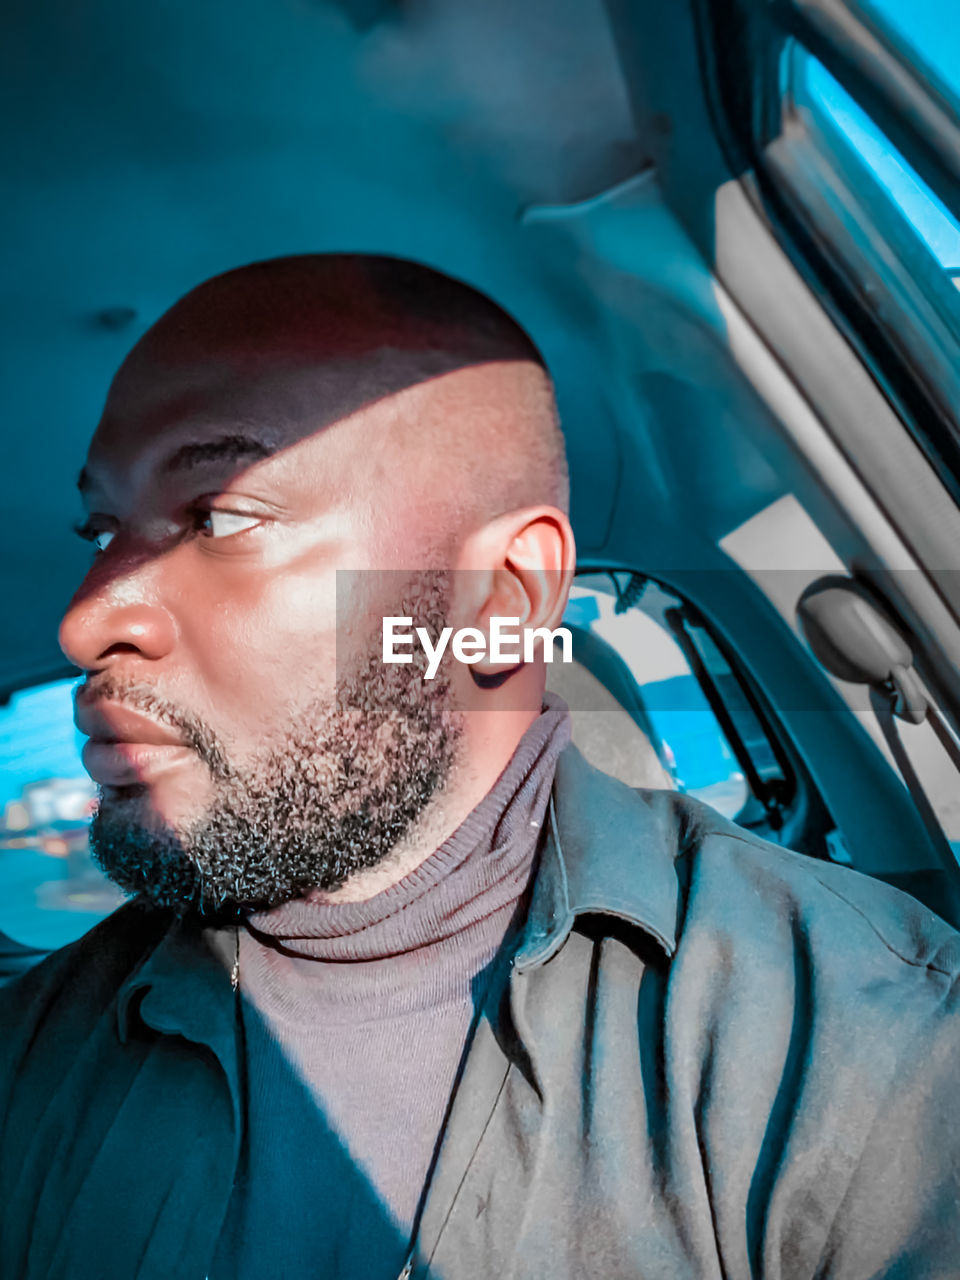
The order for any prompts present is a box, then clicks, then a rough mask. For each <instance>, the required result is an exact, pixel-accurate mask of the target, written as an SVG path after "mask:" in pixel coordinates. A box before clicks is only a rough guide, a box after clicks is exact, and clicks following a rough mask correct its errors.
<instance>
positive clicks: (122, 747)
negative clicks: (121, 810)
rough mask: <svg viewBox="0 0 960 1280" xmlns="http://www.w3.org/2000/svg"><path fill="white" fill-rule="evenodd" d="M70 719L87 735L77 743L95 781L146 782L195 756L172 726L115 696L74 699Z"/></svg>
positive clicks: (111, 784)
mask: <svg viewBox="0 0 960 1280" xmlns="http://www.w3.org/2000/svg"><path fill="white" fill-rule="evenodd" d="M75 719H76V724H77V728H78V729H79V730H80V732H81V733H85V734H87V736H88V737H89V739H90V741H89V742H88V743H86V744H85V746H84V748H83V753H82V759H83V766H84V768H85V769H86V770H87V772H88V773H89V774H90V776H91V777H92V778H93V780H94V782H99V783H100V784H101V786H108V787H128V786H132V785H133V784H135V783H146V782H152V781H153V780H154V778H156V777H158V776H159V775H160V774H162V773H166V772H167V771H168V770H169V769H172V768H175V767H176V766H177V765H180V764H182V763H184V762H185V761H187V760H190V759H195V758H196V756H195V753H194V752H193V750H192V748H190V747H188V746H187V745H186V744H185V743H184V741H183V738H182V736H181V735H180V734H179V733H178V732H177V731H176V730H175V729H172V728H170V727H169V726H168V725H164V724H160V723H159V722H158V721H157V720H154V719H153V718H152V717H151V716H148V715H145V714H144V713H143V712H141V711H134V710H133V709H132V708H131V707H125V706H122V705H121V704H120V703H117V702H92V703H83V702H79V701H78V703H77V710H76V717H75Z"/></svg>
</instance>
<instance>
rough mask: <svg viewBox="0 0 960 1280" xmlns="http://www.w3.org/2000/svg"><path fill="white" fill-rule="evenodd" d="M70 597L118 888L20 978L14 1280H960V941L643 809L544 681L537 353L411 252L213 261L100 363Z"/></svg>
mask: <svg viewBox="0 0 960 1280" xmlns="http://www.w3.org/2000/svg"><path fill="white" fill-rule="evenodd" d="M81 490H82V493H83V496H84V500H85V502H86V504H87V509H88V513H89V514H88V518H87V522H86V524H85V525H84V527H83V529H82V532H83V534H84V536H86V537H87V538H89V539H90V541H91V542H92V543H94V544H95V558H94V560H93V564H92V566H91V569H90V572H89V574H88V576H87V578H86V580H85V581H84V583H83V584H82V586H81V587H80V589H79V591H78V593H77V595H76V597H75V598H74V600H73V602H72V604H71V606H70V608H69V610H68V612H67V615H66V617H65V618H64V621H63V626H62V631H61V641H62V645H63V648H64V651H65V653H66V654H67V655H68V656H69V657H70V659H71V660H72V661H73V662H74V663H76V665H77V666H78V667H80V668H81V669H82V671H83V672H84V675H85V679H84V682H83V684H82V685H81V686H80V688H79V690H78V693H77V723H78V725H79V727H80V728H81V729H82V730H83V731H84V733H86V734H87V735H88V737H89V742H88V744H87V746H86V748H85V751H84V760H85V764H86V766H87V768H88V769H89V771H90V773H91V774H92V776H93V777H94V778H95V779H96V781H97V782H98V783H99V784H100V801H99V808H98V811H97V815H96V817H95V820H94V823H93V829H92V833H91V838H92V842H93V847H94V850H95V854H96V857H97V858H98V860H99V862H100V864H101V866H102V867H103V868H104V869H105V871H106V872H107V873H108V874H109V875H110V876H112V877H113V879H114V880H116V881H117V883H118V884H120V885H121V886H122V887H123V888H124V889H125V890H127V891H128V892H129V893H130V895H131V899H132V900H131V902H130V903H129V904H128V905H127V906H125V907H124V908H122V909H121V910H120V911H118V912H117V913H115V914H114V915H113V916H111V917H110V918H109V919H107V920H106V921H104V922H103V923H102V924H101V925H100V926H98V927H97V928H95V929H94V930H92V931H91V932H90V933H89V934H88V935H87V936H86V937H84V938H82V939H81V940H80V941H79V942H77V943H75V944H73V945H72V946H70V947H67V948H65V949H64V950H63V951H61V952H58V953H57V954H55V955H54V956H52V957H51V958H49V959H48V960H47V961H45V962H44V963H42V964H41V965H39V966H38V967H37V968H35V969H34V970H32V971H30V972H29V973H28V974H26V975H25V976H24V977H22V978H20V979H18V981H17V982H16V983H14V984H12V985H10V986H9V987H7V988H6V989H4V990H3V992H2V993H0V1026H2V1029H3V1048H2V1059H0V1094H2V1098H3V1115H4V1122H3V1138H2V1156H0V1257H2V1263H3V1274H4V1276H10V1277H18V1278H24V1280H39V1277H47V1278H49V1280H52V1278H54V1277H57V1278H60V1277H62V1278H63V1280H67V1278H69V1280H76V1278H77V1277H86V1276H91V1277H94V1276H95V1277H98V1280H112V1278H114V1277H115V1278H116V1280H131V1278H132V1277H140V1278H142V1280H147V1278H153V1277H169V1276H175V1277H187V1278H193V1277H195V1278H196V1280H201V1277H204V1276H206V1277H209V1280H252V1278H253V1277H258V1278H259V1277H263V1276H271V1277H273V1276H275V1277H284V1278H286V1277H294V1276H296V1277H300V1276H305V1275H320V1276H328V1277H343V1278H344V1280H347V1278H349V1280H366V1278H367V1277H370V1278H371V1280H372V1278H376V1280H381V1278H382V1280H393V1277H396V1276H398V1275H401V1276H405V1277H408V1276H411V1275H415V1276H417V1277H421V1276H427V1275H430V1276H433V1277H437V1278H439V1277H443V1278H444V1280H458V1278H460V1277H463V1278H464V1280H466V1278H468V1277H469V1278H471V1280H472V1278H474V1277H476V1276H479V1275H497V1276H513V1277H517V1280H521V1278H527V1277H542V1278H543V1280H548V1278H549V1280H574V1278H576V1280H581V1278H582V1277H586V1276H591V1277H603V1278H604V1280H609V1278H611V1277H641V1276H642V1277H644V1280H684V1278H685V1277H690V1278H691V1280H692V1278H693V1277H696V1278H697V1280H703V1278H706V1277H717V1278H719V1277H728V1278H738V1277H744V1278H746V1277H754V1276H764V1277H768V1278H769V1280H781V1278H782V1280H806V1278H807V1277H810V1278H812V1277H814V1276H816V1277H820V1278H821V1280H826V1278H828V1277H829V1278H831V1280H860V1278H861V1277H862V1278H864V1280H865V1278H866V1277H868V1276H879V1275H897V1276H902V1277H918V1278H919V1277H921V1276H923V1277H927V1278H929V1277H934V1276H940V1277H947V1276H955V1275H956V1274H957V1259H958V1258H960V1225H958V1216H960V1215H958V1211H957V1196H958V1177H960V1157H958V1151H960V1142H958V1132H957V1130H958V1123H957V1119H956V1116H957V1112H958V1110H960V1108H958V1105H957V1102H956V1098H957V1083H958V1080H957V1066H956V1062H957V1055H956V1048H957V1044H958V1028H957V1019H956V1014H955V1011H954V1008H953V1004H952V1001H953V999H954V996H953V992H954V989H955V985H956V984H955V982H954V978H955V976H956V973H957V969H958V965H960V946H958V939H957V937H956V935H955V934H954V933H953V932H952V931H951V930H950V929H949V928H948V927H947V926H946V925H944V924H942V923H941V922H940V921H939V920H937V919H936V918H935V917H934V916H932V915H931V914H929V913H928V912H926V911H924V910H923V909H922V908H920V907H919V906H918V905H916V904H915V903H913V902H912V901H911V900H910V899H908V898H906V897H904V896H903V895H901V894H899V893H897V892H896V891H895V890H892V889H889V888H887V887H886V886H883V885H880V884H877V883H874V882H872V881H869V880H867V879H865V878H863V877H860V876H858V875H855V874H854V873H852V872H848V871H845V870H843V869H841V868H837V867H834V866H831V865H826V864H823V863H820V862H817V861H815V860H813V859H808V858H804V857H801V856H799V855H794V854H789V853H786V852H784V851H783V850H781V849H778V848H775V847H773V846H770V845H767V844H765V843H764V842H762V841H760V840H758V839H756V838H755V837H753V836H751V835H750V834H749V833H747V832H746V831H743V830H741V829H739V828H737V827H735V826H734V825H733V824H731V823H728V822H726V821H725V820H724V819H722V818H721V817H719V816H718V815H717V814H715V813H713V812H712V811H711V810H709V809H707V808H705V807H704V806H702V805H698V804H697V803H695V802H693V801H690V800H687V799H685V798H683V797H679V796H676V795H673V794H671V793H669V792H646V793H644V792H634V791H632V790H631V789H629V788H627V787H625V786H622V785H621V784H619V783H616V782H614V781H613V780H611V779H609V778H607V777H605V776H604V775H603V774H600V773H598V772H596V771H595V770H592V769H591V768H590V767H589V766H588V765H586V764H585V762H584V761H583V759H582V758H581V757H580V756H579V755H578V754H577V753H576V751H575V750H574V749H573V748H572V747H571V746H569V745H568V741H569V716H568V712H567V709H566V708H565V706H564V705H563V704H562V703H560V702H559V701H558V700H556V699H551V698H549V697H547V698H545V696H544V659H543V656H542V654H540V655H538V656H536V657H535V658H534V660H532V661H525V662H518V663H504V662H495V661H493V660H492V659H491V658H490V657H488V656H481V657H480V660H479V661H476V662H471V663H470V664H469V665H468V664H467V663H465V662H457V661H455V660H452V659H451V658H450V656H449V655H447V657H445V659H444V662H443V663H442V665H441V670H440V672H439V674H438V675H437V677H436V678H435V679H432V680H431V679H427V673H426V670H425V666H424V662H423V659H422V655H420V656H418V655H417V654H416V653H411V654H410V655H409V656H410V658H411V661H410V662H407V663H397V664H390V663H386V662H385V661H384V655H383V651H382V646H381V630H382V625H383V620H384V619H385V618H388V617H391V618H397V617H409V618H411V619H412V620H413V622H414V623H415V624H416V625H422V626H423V627H425V628H426V631H427V633H428V634H430V635H433V636H436V635H437V634H438V633H439V631H440V629H441V628H442V627H443V626H445V625H452V626H454V627H456V628H460V627H473V628H476V629H478V630H479V631H480V632H481V633H483V632H485V631H489V628H490V625H491V622H490V620H491V619H492V618H495V617H496V618H519V619H521V621H522V622H523V624H524V625H526V626H528V627H544V628H547V629H551V628H553V627H555V626H556V625H557V624H558V623H559V621H560V620H561V618H562V614H563V609H564V604H565V600H566V595H567V591H568V589H569V585H570V580H571V575H572V572H573V567H574V563H575V551H574V542H573V535H572V533H571V529H570V524H569V521H568V518H567V514H566V513H567V476H566V467H565V461H564V452H563V441H562V436H561V434H560V431H559V427H558V423H557V417H556V410H555V405H554V401H553V395H552V390H551V385H550V381H549V378H548V376H547V374H546V371H545V369H544V366H543V362H542V360H541V358H540V357H539V355H538V353H537V351H536V349H535V348H534V346H533V345H532V343H531V342H530V340H529V339H528V338H527V337H526V335H524V334H523V332H522V331H521V330H520V329H519V328H518V327H517V326H516V324H515V323H514V322H513V321H512V320H511V319H510V318H509V317H507V316H506V315H505V314H504V313H503V312H501V311H500V310H499V309H498V308H497V307H496V306H494V304H492V303H491V302H489V301H488V300H486V299H484V298H482V297H481V296H480V295H478V294H477V293H475V292H474V291H473V290H471V289H469V288H467V287H466V286H464V285H461V284H459V283H456V282H454V281H451V280H449V279H447V278H446V277H443V276H440V275H438V274H437V273H435V272H432V271H430V270H428V269H426V268H423V267H419V266H415V265H413V264H409V263H402V262H398V261H395V260H391V259H384V258H373V257H359V256H350V255H331V256H317V257H309V258H295V259H284V260H279V261H276V262H269V263H262V264H258V265H255V266H252V267H247V268H243V269H240V270H238V271H234V272H231V273H229V274H227V275H225V276H221V277H218V278H216V279H214V280H212V281H209V282H207V283H206V284H204V285H202V286H200V288H198V289H197V290H195V291H194V292H193V293H191V294H189V295H188V296H187V297H186V298H185V299H183V300H182V301H181V302H179V303H178V304H177V305H176V306H175V307H174V308H173V309H172V310H171V311H170V312H168V313H167V314H166V315H165V316H164V317H163V318H162V319H161V320H160V321H159V323H158V324H157V325H156V326H155V327H154V328H153V329H152V330H150V332H149V333H148V334H147V335H146V336H145V337H144V338H143V339H142V340H141V341H140V343H138V345H137V346H136V347H135V348H134V350H133V351H132V353H131V354H130V356H129V357H128V358H127V360H126V361H125V362H124V364H123V366H122V368H121V370H120V371H119V373H118V375H117V377H116V379H115V381H114V383H113V385H112V387H111V390H110V394H109V396H108V399H107V404H106V408H105V411H104V414H103V418H102V420H101V422H100V424H99V427H98V429H97V432H96V434H95V436H94V439H93V441H92V444H91V446H90V450H89V455H88V458H87V462H86V465H85V467H84V470H83V473H82V476H81Z"/></svg>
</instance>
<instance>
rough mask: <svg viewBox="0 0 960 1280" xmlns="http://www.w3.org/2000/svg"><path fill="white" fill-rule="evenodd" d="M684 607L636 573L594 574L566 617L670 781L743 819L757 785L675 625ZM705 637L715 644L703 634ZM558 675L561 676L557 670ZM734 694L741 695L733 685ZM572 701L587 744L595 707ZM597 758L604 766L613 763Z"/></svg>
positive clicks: (584, 654)
mask: <svg viewBox="0 0 960 1280" xmlns="http://www.w3.org/2000/svg"><path fill="white" fill-rule="evenodd" d="M681 604H682V602H681V601H680V600H679V598H677V597H674V596H672V595H670V594H669V593H666V592H664V591H663V590H662V589H661V588H659V587H657V586H656V584H653V583H651V582H649V581H647V580H645V579H642V578H639V577H636V576H634V575H630V574H626V575H623V574H617V575H613V574H588V575H584V576H581V577H580V578H578V580H577V583H576V584H575V585H574V588H573V591H572V592H571V598H570V602H569V605H568V607H567V611H566V614H565V616H564V622H565V624H567V625H568V626H570V627H571V629H572V630H573V633H574V644H573V655H574V661H575V663H582V664H583V665H585V666H587V667H588V668H589V669H590V670H591V671H592V672H593V673H594V674H595V675H596V676H597V677H598V679H599V680H600V682H601V684H603V686H604V687H605V688H606V689H607V690H608V691H610V692H611V693H612V694H613V696H614V697H615V698H616V699H617V701H618V702H619V703H620V705H621V706H627V707H628V708H629V715H630V719H631V720H632V722H633V724H634V725H636V726H637V727H639V729H640V730H641V732H642V734H643V736H644V737H645V738H646V739H647V740H649V743H650V746H651V747H652V749H653V752H654V753H655V754H656V756H657V758H658V759H659V761H660V763H661V765H662V766H663V768H664V770H665V772H666V775H667V776H666V778H665V779H664V784H665V785H672V786H674V787H676V788H677V789H679V790H681V791H684V792H687V793H689V794H690V795H694V796H696V797H697V798H699V799H702V800H705V801H706V802H707V803H709V804H711V805H713V806H714V807H715V808H717V809H718V810H719V811H720V812H722V813H724V814H726V815H727V816H728V817H735V816H737V815H739V814H740V813H741V812H742V811H743V809H744V806H745V805H746V804H747V802H748V800H749V799H750V788H749V785H748V783H747V779H746V776H745V773H744V769H743V767H742V765H741V763H740V762H739V761H738V759H737V756H736V755H735V753H734V751H733V749H732V747H731V744H730V742H729V741H728V738H727V736H726V735H725V734H724V732H723V730H722V729H721V727H720V723H719V721H718V718H717V714H716V711H715V709H714V708H713V707H712V706H711V703H710V700H709V697H708V696H707V693H706V691H705V689H704V686H703V683H702V681H701V679H699V678H698V676H697V675H696V674H695V672H694V669H693V665H692V664H691V659H690V657H688V655H687V654H686V653H685V652H684V647H683V640H684V638H683V637H682V635H681V634H680V633H679V632H678V631H677V630H675V629H673V628H671V626H670V622H669V618H668V615H669V613H670V610H671V608H674V609H676V608H679V607H680V606H681ZM698 642H700V643H704V644H710V643H711V642H710V641H709V640H705V639H704V637H703V636H702V635H701V636H700V637H699V640H698ZM694 660H696V659H695V657H694ZM706 662H707V663H708V664H711V665H712V667H713V669H714V673H715V674H716V675H718V676H719V679H720V681H721V682H723V681H724V680H726V679H727V678H728V677H729V674H730V673H729V669H728V668H727V667H726V664H725V663H723V661H722V659H721V658H720V656H719V653H718V652H716V651H715V652H713V653H711V654H710V655H709V656H708V657H707V658H706ZM718 665H719V667H720V668H721V669H720V670H718ZM554 674H556V675H559V672H558V670H557V669H556V668H554V672H552V673H551V675H552V676H553V675H554ZM551 683H552V680H551ZM554 687H555V686H554ZM560 692H564V691H563V690H562V689H561V690H560ZM727 695H728V696H733V695H732V691H731V690H730V689H729V688H728V689H727ZM568 700H569V701H570V702H571V711H572V713H573V720H574V742H575V743H577V745H580V743H579V742H578V728H579V726H580V724H581V723H582V722H583V720H584V719H585V718H588V717H589V713H590V711H591V709H592V708H591V706H584V705H583V702H582V700H580V699H577V700H574V699H568ZM593 709H595V708H593ZM761 736H762V735H761ZM754 746H755V748H756V750H757V751H758V753H759V754H760V755H761V756H762V755H763V754H764V753H765V752H767V744H766V741H765V740H764V741H763V743H762V744H761V743H760V742H759V741H756V740H754ZM636 749H637V750H640V749H641V748H640V747H639V746H638V747H637V748H636ZM594 763H597V764H598V765H600V766H601V767H603V766H604V764H606V763H607V762H606V761H605V760H599V759H598V760H595V761H594ZM608 768H609V766H608Z"/></svg>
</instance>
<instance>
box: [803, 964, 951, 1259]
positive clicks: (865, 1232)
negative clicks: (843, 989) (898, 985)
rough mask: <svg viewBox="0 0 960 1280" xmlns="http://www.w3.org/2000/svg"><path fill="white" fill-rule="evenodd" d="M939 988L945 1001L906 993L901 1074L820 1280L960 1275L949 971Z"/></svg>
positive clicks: (896, 1029) (844, 1206)
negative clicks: (911, 1004)
mask: <svg viewBox="0 0 960 1280" xmlns="http://www.w3.org/2000/svg"><path fill="white" fill-rule="evenodd" d="M918 976H919V975H918ZM925 976H926V977H929V976H930V975H929V973H928V974H927V975H925ZM937 977H938V978H940V977H941V975H937ZM933 985H935V986H936V987H938V988H939V991H940V999H939V1000H937V1001H936V1002H934V1001H932V1000H930V998H929V996H930V984H928V983H926V982H921V983H917V984H909V985H907V987H906V990H905V993H904V994H905V1001H906V1004H905V1007H904V1010H903V1012H904V1017H903V1021H902V1023H901V1025H899V1026H892V1027H891V1029H890V1034H891V1036H893V1037H897V1038H899V1039H900V1040H901V1045H900V1046H899V1048H900V1051H899V1053H898V1055H897V1069H896V1071H895V1073H894V1076H893V1079H892V1081H891V1083H890V1085H889V1086H888V1088H887V1090H886V1094H885V1096H884V1099H883V1101H882V1104H881V1106H880V1107H879V1108H878V1110H877V1113H876V1116H875V1119H874V1122H873V1124H872V1126H871V1128H870V1130H869V1132H868V1133H867V1135H866V1142H865V1144H864V1147H863V1151H862V1155H861V1158H860V1160H859V1161H858V1163H857V1165H856V1168H855V1170H854V1174H853V1176H852V1178H851V1180H850V1183H849V1185H848V1188H847V1191H846V1194H845V1196H844V1198H843V1200H842V1202H841V1204H840V1206H839V1208H838V1211H837V1214H836V1217H835V1219H834V1221H833V1224H832V1226H831V1228H830V1230H829V1233H828V1236H827V1241H826V1248H825V1251H824V1254H823V1256H822V1258H821V1262H820V1266H819V1268H818V1269H817V1271H816V1277H817V1280H874V1278H875V1277H880V1276H884V1277H890V1278H893V1277H897V1278H898V1280H957V1277H958V1276H960V993H958V990H957V988H958V983H957V981H956V980H955V979H951V977H950V975H947V974H944V975H942V981H939V982H937V983H936V984H933ZM911 1001H913V1007H912V1008H911V1007H909V1003H910V1002H911ZM924 1005H926V1006H927V1008H924V1007H923V1006H924ZM918 1006H919V1007H918Z"/></svg>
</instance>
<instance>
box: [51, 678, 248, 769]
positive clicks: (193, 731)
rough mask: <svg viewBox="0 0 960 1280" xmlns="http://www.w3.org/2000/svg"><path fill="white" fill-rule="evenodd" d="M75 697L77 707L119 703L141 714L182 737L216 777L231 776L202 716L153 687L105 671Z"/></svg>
mask: <svg viewBox="0 0 960 1280" xmlns="http://www.w3.org/2000/svg"><path fill="white" fill-rule="evenodd" d="M73 697H74V702H75V703H76V705H77V706H83V705H84V704H85V703H91V702H116V703H118V704H119V705H121V706H125V707H129V708H130V710H131V711H140V712H142V713H143V714H144V715H148V716H150V717H151V719H153V720H156V721H157V722H158V724H163V725H166V726H167V727H169V728H171V729H175V730H176V731H177V733H178V734H180V736H181V737H182V738H183V743H184V746H187V747H189V748H190V749H191V750H193V751H195V752H196V753H197V755H198V756H199V757H200V759H201V760H202V761H203V762H204V764H205V765H206V766H207V768H208V769H209V770H210V772H211V773H212V774H213V775H214V777H216V778H218V779H225V778H228V777H230V776H231V774H232V770H231V768H230V765H229V763H228V762H227V755H226V752H225V751H224V749H223V746H222V744H221V743H220V741H219V739H218V738H217V735H216V734H215V733H214V731H213V730H212V729H211V728H210V726H209V725H208V724H206V722H205V721H203V720H201V719H200V717H199V716H196V715H193V714H192V713H191V712H188V711H186V710H184V709H183V708H181V707H178V706H177V705H176V704H175V703H172V702H168V701H167V700H166V699H165V698H162V697H160V696H159V695H158V694H157V693H156V691H155V690H154V689H153V688H152V687H151V686H150V685H146V684H138V683H137V682H136V681H130V680H119V679H118V678H117V677H116V676H114V675H112V674H111V673H110V672H108V671H105V672H101V673H100V674H98V675H95V676H89V677H88V678H87V679H86V680H84V682H83V683H82V684H79V685H77V687H76V688H75V689H74V691H73Z"/></svg>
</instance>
